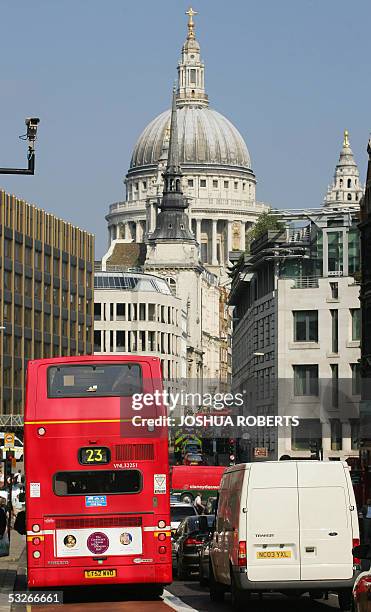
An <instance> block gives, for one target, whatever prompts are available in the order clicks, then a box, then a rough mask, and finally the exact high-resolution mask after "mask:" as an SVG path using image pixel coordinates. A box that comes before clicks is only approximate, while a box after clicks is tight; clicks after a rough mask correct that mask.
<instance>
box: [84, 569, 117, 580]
mask: <svg viewBox="0 0 371 612" xmlns="http://www.w3.org/2000/svg"><path fill="white" fill-rule="evenodd" d="M115 576H116V570H115V569H102V570H85V578H114V577H115Z"/></svg>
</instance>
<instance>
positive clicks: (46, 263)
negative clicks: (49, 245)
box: [44, 253, 50, 274]
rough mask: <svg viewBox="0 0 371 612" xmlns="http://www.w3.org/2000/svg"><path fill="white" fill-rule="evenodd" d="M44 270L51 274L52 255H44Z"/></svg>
mask: <svg viewBox="0 0 371 612" xmlns="http://www.w3.org/2000/svg"><path fill="white" fill-rule="evenodd" d="M44 271H45V272H47V273H48V274H50V255H47V254H46V253H45V255H44Z"/></svg>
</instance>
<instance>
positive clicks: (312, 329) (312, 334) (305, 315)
mask: <svg viewBox="0 0 371 612" xmlns="http://www.w3.org/2000/svg"><path fill="white" fill-rule="evenodd" d="M293 315H294V341H295V342H318V311H317V310H294V311H293Z"/></svg>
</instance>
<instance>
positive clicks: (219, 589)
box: [209, 563, 224, 601]
mask: <svg viewBox="0 0 371 612" xmlns="http://www.w3.org/2000/svg"><path fill="white" fill-rule="evenodd" d="M209 575H210V579H209V588H210V600H211V601H223V599H224V587H223V586H222V585H221V584H219V582H216V580H215V576H214V572H213V566H212V565H211V563H210V572H209Z"/></svg>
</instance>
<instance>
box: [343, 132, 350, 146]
mask: <svg viewBox="0 0 371 612" xmlns="http://www.w3.org/2000/svg"><path fill="white" fill-rule="evenodd" d="M349 146H350V144H349V132H348V130H344V142H343V147H349Z"/></svg>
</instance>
